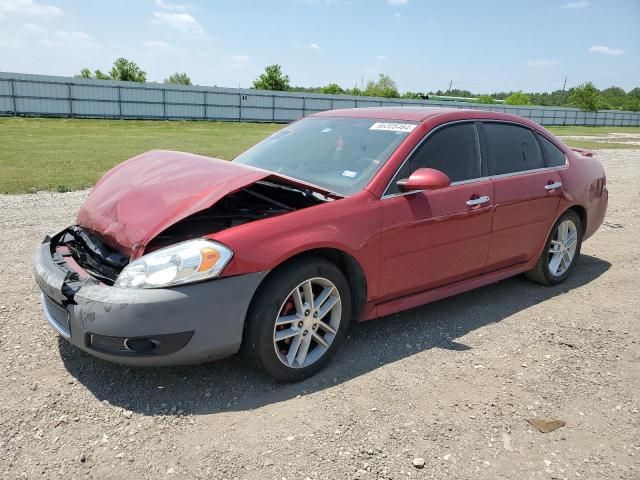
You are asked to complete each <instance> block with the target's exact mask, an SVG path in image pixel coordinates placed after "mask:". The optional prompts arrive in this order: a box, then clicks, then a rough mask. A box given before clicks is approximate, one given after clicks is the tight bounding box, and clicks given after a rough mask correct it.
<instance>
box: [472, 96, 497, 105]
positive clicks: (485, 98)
mask: <svg viewBox="0 0 640 480" xmlns="http://www.w3.org/2000/svg"><path fill="white" fill-rule="evenodd" d="M476 103H486V104H489V103H496V102H494V101H493V98H491V96H490V95H480V96H479V97H477V100H476Z"/></svg>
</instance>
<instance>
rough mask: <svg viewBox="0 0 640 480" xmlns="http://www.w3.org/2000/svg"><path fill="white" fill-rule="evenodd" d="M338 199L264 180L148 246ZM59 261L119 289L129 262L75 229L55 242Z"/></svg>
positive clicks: (53, 247)
mask: <svg viewBox="0 0 640 480" xmlns="http://www.w3.org/2000/svg"><path fill="white" fill-rule="evenodd" d="M327 201H333V199H332V198H329V197H326V196H324V195H323V194H321V193H319V192H316V191H313V190H310V189H306V188H298V187H293V186H291V185H287V184H280V183H274V182H271V181H267V180H262V181H258V182H256V183H253V184H251V185H249V186H247V187H245V188H243V189H240V190H238V191H236V192H234V193H231V194H229V195H227V196H225V197H223V198H222V199H221V200H219V201H218V202H216V203H215V204H214V205H212V206H211V207H209V208H207V209H205V210H202V211H200V212H197V213H195V214H193V215H190V216H188V217H186V218H184V219H182V220H180V221H178V222H176V223H175V224H173V225H171V226H170V227H169V228H167V229H166V230H164V231H163V232H161V233H160V234H158V235H157V236H156V237H155V238H154V239H153V240H151V242H150V243H149V244H148V245H147V247H146V249H145V251H146V252H150V251H153V250H157V249H159V248H163V247H167V246H170V245H173V244H175V243H178V242H182V241H185V240H190V239H194V238H200V237H202V236H204V235H208V234H212V233H216V232H219V231H221V230H225V229H228V228H232V227H235V226H238V225H243V224H245V223H249V222H254V221H256V220H262V219H265V218H268V217H272V216H275V215H284V214H286V213H289V212H293V211H296V210H300V209H303V208H307V207H311V206H314V205H318V204H321V203H324V202H327ZM51 250H52V254H53V255H54V258H56V257H57V258H58V260H62V259H63V258H62V257H68V256H71V257H72V258H73V260H74V261H75V263H77V264H78V265H79V266H80V267H81V268H82V269H83V270H85V271H86V272H87V273H88V274H89V275H90V276H91V277H93V278H94V279H95V280H98V281H100V282H102V283H105V284H107V285H113V283H114V282H115V280H116V278H117V277H118V275H119V274H120V272H121V271H122V269H123V268H124V267H125V266H127V264H128V263H129V258H128V257H127V256H126V255H124V254H123V253H122V252H121V251H119V250H118V248H117V247H116V246H112V245H109V244H108V243H107V242H105V241H104V240H103V239H102V238H101V236H100V233H99V232H93V231H90V230H88V229H86V228H83V227H82V226H80V225H74V226H71V227H69V228H67V229H65V230H64V231H62V232H60V233H59V234H58V235H56V236H55V237H53V238H52V239H51Z"/></svg>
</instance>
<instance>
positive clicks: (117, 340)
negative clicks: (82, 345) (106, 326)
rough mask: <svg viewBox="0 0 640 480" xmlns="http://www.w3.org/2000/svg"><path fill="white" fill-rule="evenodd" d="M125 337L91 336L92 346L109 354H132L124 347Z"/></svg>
mask: <svg viewBox="0 0 640 480" xmlns="http://www.w3.org/2000/svg"><path fill="white" fill-rule="evenodd" d="M124 341H125V338H124V337H109V336H107V335H91V346H92V347H93V348H95V349H96V350H104V351H107V352H119V353H123V352H129V353H130V352H131V350H129V349H128V348H127V347H125V346H124Z"/></svg>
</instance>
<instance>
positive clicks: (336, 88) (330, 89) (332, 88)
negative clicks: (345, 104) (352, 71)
mask: <svg viewBox="0 0 640 480" xmlns="http://www.w3.org/2000/svg"><path fill="white" fill-rule="evenodd" d="M320 93H326V94H329V95H340V94H341V93H344V90H343V89H342V87H341V86H340V85H338V84H337V83H330V84H329V85H325V86H324V87H322V88H321V89H320Z"/></svg>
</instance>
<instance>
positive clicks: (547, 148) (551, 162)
mask: <svg viewBox="0 0 640 480" xmlns="http://www.w3.org/2000/svg"><path fill="white" fill-rule="evenodd" d="M538 138H539V139H540V143H541V144H542V150H544V163H545V165H546V166H547V167H562V166H564V164H565V162H566V160H565V155H564V152H563V151H562V150H560V149H559V148H558V147H556V146H555V145H554V144H553V143H551V142H550V141H549V140H547V139H546V138H544V137H543V136H542V135H538Z"/></svg>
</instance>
